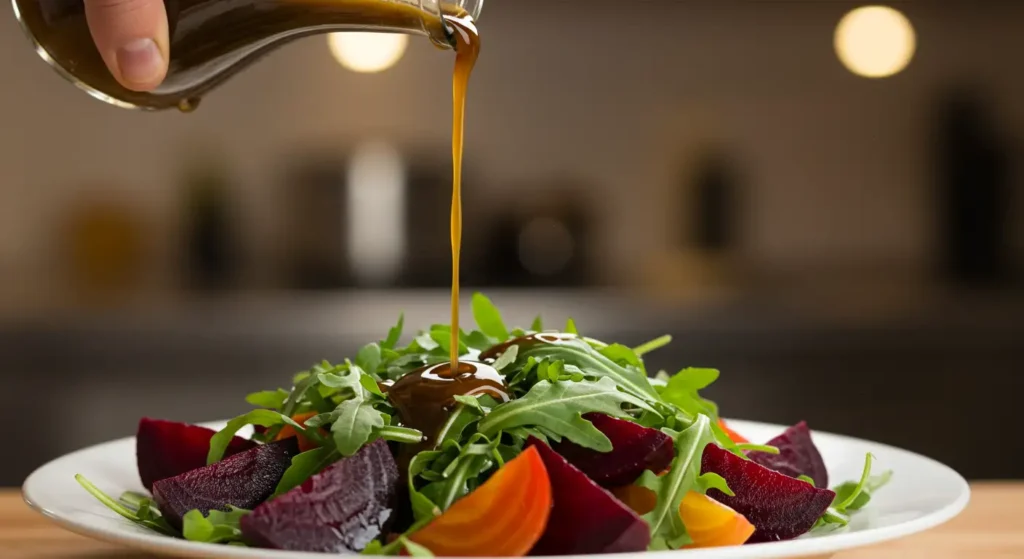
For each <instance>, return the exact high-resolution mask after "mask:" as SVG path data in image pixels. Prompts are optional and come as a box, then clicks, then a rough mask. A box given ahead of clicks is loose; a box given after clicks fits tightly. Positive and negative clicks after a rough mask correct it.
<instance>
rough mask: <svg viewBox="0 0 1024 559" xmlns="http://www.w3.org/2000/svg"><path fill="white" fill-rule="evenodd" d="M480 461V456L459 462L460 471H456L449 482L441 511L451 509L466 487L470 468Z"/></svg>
mask: <svg viewBox="0 0 1024 559" xmlns="http://www.w3.org/2000/svg"><path fill="white" fill-rule="evenodd" d="M478 459H479V457H478V456H467V457H466V459H465V460H461V461H460V462H459V467H458V469H456V470H455V473H454V474H453V475H452V478H451V479H450V480H448V483H447V487H446V492H445V495H444V502H443V503H442V504H441V510H448V507H451V506H452V503H454V502H455V499H456V498H458V495H459V493H460V492H461V488H462V487H463V486H465V485H466V476H467V475H468V474H469V468H470V466H472V465H473V462H475V461H476V460H478Z"/></svg>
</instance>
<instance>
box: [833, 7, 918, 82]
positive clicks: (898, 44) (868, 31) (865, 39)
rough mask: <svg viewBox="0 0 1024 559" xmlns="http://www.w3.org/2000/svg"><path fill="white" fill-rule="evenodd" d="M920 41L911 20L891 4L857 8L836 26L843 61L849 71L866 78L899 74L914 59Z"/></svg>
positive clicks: (838, 47)
mask: <svg viewBox="0 0 1024 559" xmlns="http://www.w3.org/2000/svg"><path fill="white" fill-rule="evenodd" d="M916 43H917V40H916V38H915V35H914V27H913V26H912V25H911V24H910V20H908V19H907V18H906V16H904V15H903V14H902V13H900V12H899V11H897V10H894V9H893V8H889V7H887V6H864V7H862V8H857V9H855V10H853V11H851V12H849V13H848V14H846V15H845V16H843V19H841V20H840V21H839V25H838V26H836V35H835V48H836V54H838V55H839V60H840V61H841V62H842V63H843V65H844V66H846V68H847V69H848V70H850V71H851V72H853V73H854V74H857V75H859V76H864V77H866V78H884V77H887V76H891V75H893V74H896V73H899V72H900V71H901V70H903V69H904V68H906V67H907V64H909V63H910V59H911V58H913V56H914V50H915V48H916Z"/></svg>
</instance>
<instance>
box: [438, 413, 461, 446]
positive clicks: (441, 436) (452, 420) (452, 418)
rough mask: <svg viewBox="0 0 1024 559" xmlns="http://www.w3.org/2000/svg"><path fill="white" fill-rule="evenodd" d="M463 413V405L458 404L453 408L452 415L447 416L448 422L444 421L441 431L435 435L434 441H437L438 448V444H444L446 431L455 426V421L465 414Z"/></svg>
mask: <svg viewBox="0 0 1024 559" xmlns="http://www.w3.org/2000/svg"><path fill="white" fill-rule="evenodd" d="M465 411H466V406H465V405H464V404H459V405H457V406H455V409H454V410H452V413H450V414H448V420H447V421H445V422H444V425H442V426H441V430H440V431H439V432H438V433H437V437H436V438H435V439H434V440H435V441H437V444H438V446H440V444H441V443H443V442H444V439H445V437H447V436H448V431H451V429H452V425H455V421H456V420H457V419H458V418H459V416H460V415H462V414H463V413H465Z"/></svg>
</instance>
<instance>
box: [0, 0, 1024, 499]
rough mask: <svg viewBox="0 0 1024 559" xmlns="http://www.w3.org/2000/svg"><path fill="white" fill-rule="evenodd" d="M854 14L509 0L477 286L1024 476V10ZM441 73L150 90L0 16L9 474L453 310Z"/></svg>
mask: <svg viewBox="0 0 1024 559" xmlns="http://www.w3.org/2000/svg"><path fill="white" fill-rule="evenodd" d="M862 5H863V4H862V3H860V2H845V1H818V2H811V1H759V2H723V1H708V2H681V1H675V0H646V1H643V2H623V1H622V0H614V1H613V0H588V1H584V0H547V1H544V0H489V1H488V3H487V6H486V8H485V10H484V14H483V18H482V20H481V23H480V27H481V30H482V37H483V55H482V57H481V61H480V65H479V67H478V69H477V71H476V73H475V75H474V76H473V80H472V83H471V87H470V97H469V107H468V122H467V128H466V134H467V142H468V143H467V152H466V185H465V208H466V212H467V213H466V231H465V256H464V261H463V271H464V272H463V273H464V276H463V279H464V282H465V284H467V285H468V286H469V287H467V288H465V292H466V293H471V292H472V290H473V288H482V289H486V291H487V292H488V293H489V294H490V295H491V296H492V298H493V299H494V300H495V302H496V303H497V304H498V305H499V306H500V307H502V308H503V309H504V310H505V312H506V315H507V316H508V317H510V318H511V319H512V321H514V322H518V323H520V324H523V323H528V321H529V320H530V319H532V318H533V316H534V315H535V314H536V313H537V312H542V314H543V315H544V316H545V318H547V319H548V325H551V326H560V325H561V324H562V323H563V322H562V321H564V320H565V318H566V317H567V316H573V317H574V318H575V319H576V321H577V322H578V324H579V325H580V328H581V330H583V331H584V333H586V334H588V335H591V336H595V337H599V338H605V339H611V340H616V341H622V342H625V343H630V344H637V343H640V342H643V341H646V340H647V339H650V338H653V337H656V336H658V335H661V334H663V333H671V334H672V335H673V336H674V337H675V342H674V343H673V344H672V345H671V346H669V348H667V349H664V350H661V351H659V352H657V353H655V354H652V355H651V356H650V362H651V364H652V367H651V368H652V369H655V370H656V369H659V368H664V369H667V370H669V371H676V370H678V369H680V368H682V367H684V366H688V365H698V366H711V367H716V368H720V369H721V370H722V372H723V379H722V381H721V382H720V384H719V385H718V386H715V387H714V388H713V389H712V390H711V396H712V397H713V398H715V399H717V400H718V401H719V403H720V404H721V405H722V407H723V410H724V411H725V413H726V415H728V416H733V417H741V418H746V419H755V420H762V421H772V422H778V423H793V422H796V421H798V420H800V419H806V420H808V421H809V422H810V424H811V425H812V426H813V427H815V428H817V429H823V430H830V431H838V432H842V433H847V434H851V435H855V436H859V437H866V438H871V439H875V440H878V441H882V442H886V443H891V444H895V445H900V446H904V447H907V448H910V449H912V450H916V451H919V452H922V453H925V454H928V455H930V456H933V457H935V458H938V459H940V460H943V461H945V462H947V463H949V464H951V465H952V466H954V467H955V468H957V469H959V470H960V471H961V472H963V473H964V474H966V475H967V476H969V477H972V478H1020V477H1024V464H1022V463H1021V462H1020V461H1019V460H1017V459H1016V453H1015V452H1013V451H1012V449H1013V448H1015V443H1014V442H1013V441H1015V440H1017V439H1019V438H1020V432H1021V430H1022V429H1024V421H1022V419H1021V415H1020V414H1019V411H1018V410H1017V409H1016V407H1017V406H1018V405H1020V404H1019V400H1020V394H1021V393H1022V389H1024V381H1022V378H1024V376H1022V375H1021V373H1022V370H1021V364H1022V363H1024V283H1022V278H1024V157H1022V155H1024V144H1022V141H1024V72H1022V71H1021V70H1022V68H1024V58H1022V57H1024V2H1004V1H997V0H990V1H982V0H960V1H943V2H924V1H918V2H899V3H892V4H890V5H891V6H892V7H893V8H896V9H897V10H899V13H902V14H903V16H905V18H906V19H905V20H904V19H902V18H901V17H900V16H899V13H895V12H891V11H890V12H855V13H854V15H851V16H849V17H848V18H847V19H845V20H844V19H843V18H844V15H846V14H848V13H849V12H850V11H851V10H853V9H855V8H857V7H859V6H862ZM879 13H881V15H878V14H879ZM872 14H874V15H872ZM841 20H842V21H845V22H846V23H845V24H843V25H842V26H840V25H839V24H840V21H841ZM403 49H404V50H403ZM339 62H343V63H344V64H339ZM452 62H453V60H452V57H451V55H450V54H449V53H444V52H440V51H438V50H436V49H435V48H434V47H433V46H431V45H430V44H429V42H428V41H427V40H425V39H422V38H418V37H417V38H412V39H411V40H408V41H405V40H404V39H403V38H401V37H398V38H396V37H386V38H384V39H380V40H378V41H370V42H365V41H364V40H362V39H360V38H359V37H354V38H349V39H348V40H335V41H333V42H332V43H331V44H330V45H329V44H328V40H327V39H326V38H325V37H323V36H320V37H312V38H309V39H305V40H302V41H300V42H298V43H295V44H291V45H288V46H286V47H284V48H283V49H281V50H279V51H277V52H275V53H273V54H272V55H270V56H269V57H268V58H266V59H265V60H264V61H262V62H261V63H259V64H257V65H255V66H253V67H252V68H250V69H249V70H247V71H245V72H244V73H242V74H241V75H239V76H238V77H236V78H234V79H233V80H231V81H229V82H228V83H226V84H225V85H223V86H222V87H221V88H220V89H218V90H217V91H215V92H214V93H213V94H211V95H210V96H209V97H208V98H207V99H205V100H204V102H203V104H202V106H201V107H200V109H199V110H198V111H197V112H195V113H193V114H188V115H183V114H177V113H159V114H155V113H154V114H143V113H135V112H129V111H125V110H121V109H117V108H113V107H110V106H107V105H104V104H102V103H100V102H98V101H95V100H93V99H91V98H89V97H88V96H86V95H84V94H82V93H81V92H80V91H78V90H76V89H75V88H73V87H71V86H70V85H68V84H67V83H65V82H64V81H63V80H62V79H61V78H60V77H58V76H57V75H56V74H55V73H54V72H53V71H52V70H50V69H49V68H48V67H47V66H46V64H44V63H43V62H42V61H41V60H39V58H38V57H37V56H36V54H35V53H34V52H33V51H32V49H31V48H30V47H29V44H28V43H27V41H26V40H25V38H24V36H23V35H22V33H21V31H20V30H19V29H18V25H17V23H16V22H15V20H14V18H13V16H11V15H10V13H9V12H8V14H6V15H3V16H2V17H0V76H2V84H3V86H2V87H0V394H3V406H2V407H0V410H2V411H0V419H2V420H3V423H4V425H6V430H5V432H6V441H5V448H6V449H7V450H5V451H3V452H2V455H3V458H4V459H3V460H2V461H0V485H16V484H19V483H20V482H21V480H22V479H23V478H24V476H26V475H27V474H28V473H29V472H30V471H31V469H33V468H34V467H36V466H38V465H40V464H41V463H42V462H44V461H46V460H48V459H50V458H53V457H56V456H58V455H59V454H62V453H65V452H68V451H70V450H73V449H75V448H78V447H81V446H84V445H88V444H92V443H96V442H100V441H103V440H106V439H110V438H114V437H120V436H126V435H130V434H132V433H133V431H134V428H135V423H136V421H137V419H138V418H139V417H140V416H142V415H149V416H155V417H165V418H173V419H179V420H190V421H200V420H213V419H218V418H224V417H227V416H232V415H234V414H236V413H238V412H240V411H241V410H243V409H245V408H246V404H245V402H244V401H243V397H244V395H245V394H246V393H247V392H249V391H253V390H258V389H262V388H272V387H276V386H280V385H282V384H284V383H286V382H287V381H288V379H289V377H290V375H291V374H292V373H294V372H297V371H299V370H302V369H305V368H307V367H308V366H309V365H311V364H312V363H314V362H316V361H318V360H320V359H322V358H328V359H342V358H344V357H346V356H351V355H353V354H354V351H355V349H357V348H358V347H359V346H360V345H362V344H363V343H365V342H367V341H370V340H372V339H378V338H379V337H381V336H383V335H384V333H385V332H386V329H387V328H388V327H389V326H390V325H391V324H392V323H393V321H394V320H395V319H396V318H397V316H398V314H399V313H400V312H402V311H403V310H404V311H405V312H406V318H407V321H406V322H407V324H411V325H414V326H420V327H422V326H426V325H429V324H430V323H432V322H443V321H445V322H446V321H447V306H446V305H447V297H448V293H447V291H446V290H447V286H448V281H449V246H448V224H447V212H448V207H449V203H450V199H449V196H450V173H451V171H450V165H451V161H450V144H449V142H450V130H451V126H450V125H451V122H450V106H451V105H450V94H451V84H450V72H451V66H452ZM390 63H393V66H390V67H388V66H389V65H390ZM346 65H347V67H346ZM382 67H384V68H383V69H382V71H379V72H372V73H366V72H360V71H353V70H352V69H351V68H357V69H363V70H366V69H381V68H382ZM865 75H866V76H865ZM879 76H884V77H879Z"/></svg>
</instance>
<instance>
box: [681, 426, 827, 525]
mask: <svg viewBox="0 0 1024 559" xmlns="http://www.w3.org/2000/svg"><path fill="white" fill-rule="evenodd" d="M701 472H702V473H707V472H714V473H716V474H718V475H720V476H722V477H723V478H725V481H726V482H728V484H729V489H732V491H733V493H735V494H736V496H735V497H729V496H727V495H725V494H724V493H722V492H721V491H718V490H717V489H712V490H710V491H708V496H710V497H712V498H713V499H715V500H716V501H718V502H720V503H722V504H723V505H726V506H729V507H732V508H733V510H735V511H736V512H738V513H740V514H742V515H743V516H745V517H747V520H749V521H750V523H751V524H753V525H754V526H755V527H756V528H757V531H756V532H754V535H753V536H751V538H750V540H749V542H748V543H753V542H768V541H779V540H789V539H793V538H795V537H797V536H799V535H800V534H803V533H804V532H806V531H808V530H810V529H811V527H812V526H814V523H815V521H817V520H818V518H819V517H821V515H822V513H824V512H825V509H827V508H828V507H829V505H831V504H832V499H834V498H835V496H836V494H835V493H833V492H832V491H830V490H828V489H820V488H816V487H814V486H813V485H811V484H809V483H807V482H804V481H800V480H798V479H793V478H791V477H789V476H786V475H783V474H780V473H779V472H776V471H774V470H769V469H768V468H765V467H764V466H762V465H760V464H757V463H755V462H752V461H750V460H744V459H742V458H740V457H739V456H736V455H735V454H733V453H731V452H729V451H727V450H723V449H721V448H719V447H718V446H716V445H714V444H709V445H708V446H707V448H705V449H704V456H703V460H702V461H701Z"/></svg>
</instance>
